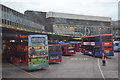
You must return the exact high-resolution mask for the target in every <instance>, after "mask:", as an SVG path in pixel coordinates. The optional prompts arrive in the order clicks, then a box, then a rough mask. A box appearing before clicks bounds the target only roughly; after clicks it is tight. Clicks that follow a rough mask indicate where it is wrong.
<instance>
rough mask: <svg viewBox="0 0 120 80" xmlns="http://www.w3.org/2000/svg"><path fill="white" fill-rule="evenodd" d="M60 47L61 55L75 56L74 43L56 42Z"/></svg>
mask: <svg viewBox="0 0 120 80" xmlns="http://www.w3.org/2000/svg"><path fill="white" fill-rule="evenodd" d="M56 44H59V45H61V46H62V55H73V54H76V51H75V43H65V42H58V43H56Z"/></svg>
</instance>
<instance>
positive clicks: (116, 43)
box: [113, 41, 120, 51]
mask: <svg viewBox="0 0 120 80" xmlns="http://www.w3.org/2000/svg"><path fill="white" fill-rule="evenodd" d="M113 44H114V51H120V41H113Z"/></svg>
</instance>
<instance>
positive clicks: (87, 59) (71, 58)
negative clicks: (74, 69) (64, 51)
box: [70, 58, 88, 60]
mask: <svg viewBox="0 0 120 80" xmlns="http://www.w3.org/2000/svg"><path fill="white" fill-rule="evenodd" d="M70 60H88V58H71V59H70Z"/></svg>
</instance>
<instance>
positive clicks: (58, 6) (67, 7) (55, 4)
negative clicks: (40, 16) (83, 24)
mask: <svg viewBox="0 0 120 80" xmlns="http://www.w3.org/2000/svg"><path fill="white" fill-rule="evenodd" d="M118 1H119V0H1V4H3V5H6V6H8V7H10V8H12V9H14V10H16V11H18V12H21V13H24V11H26V10H35V11H43V12H49V11H52V12H61V13H72V14H80V15H92V16H105V17H111V18H112V20H118Z"/></svg>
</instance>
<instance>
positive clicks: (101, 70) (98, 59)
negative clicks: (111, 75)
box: [98, 58, 105, 80]
mask: <svg viewBox="0 0 120 80" xmlns="http://www.w3.org/2000/svg"><path fill="white" fill-rule="evenodd" d="M98 67H99V70H100V72H101V75H102V77H103V79H104V80H105V77H104V75H103V72H102V70H101V67H100V63H99V58H98Z"/></svg>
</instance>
